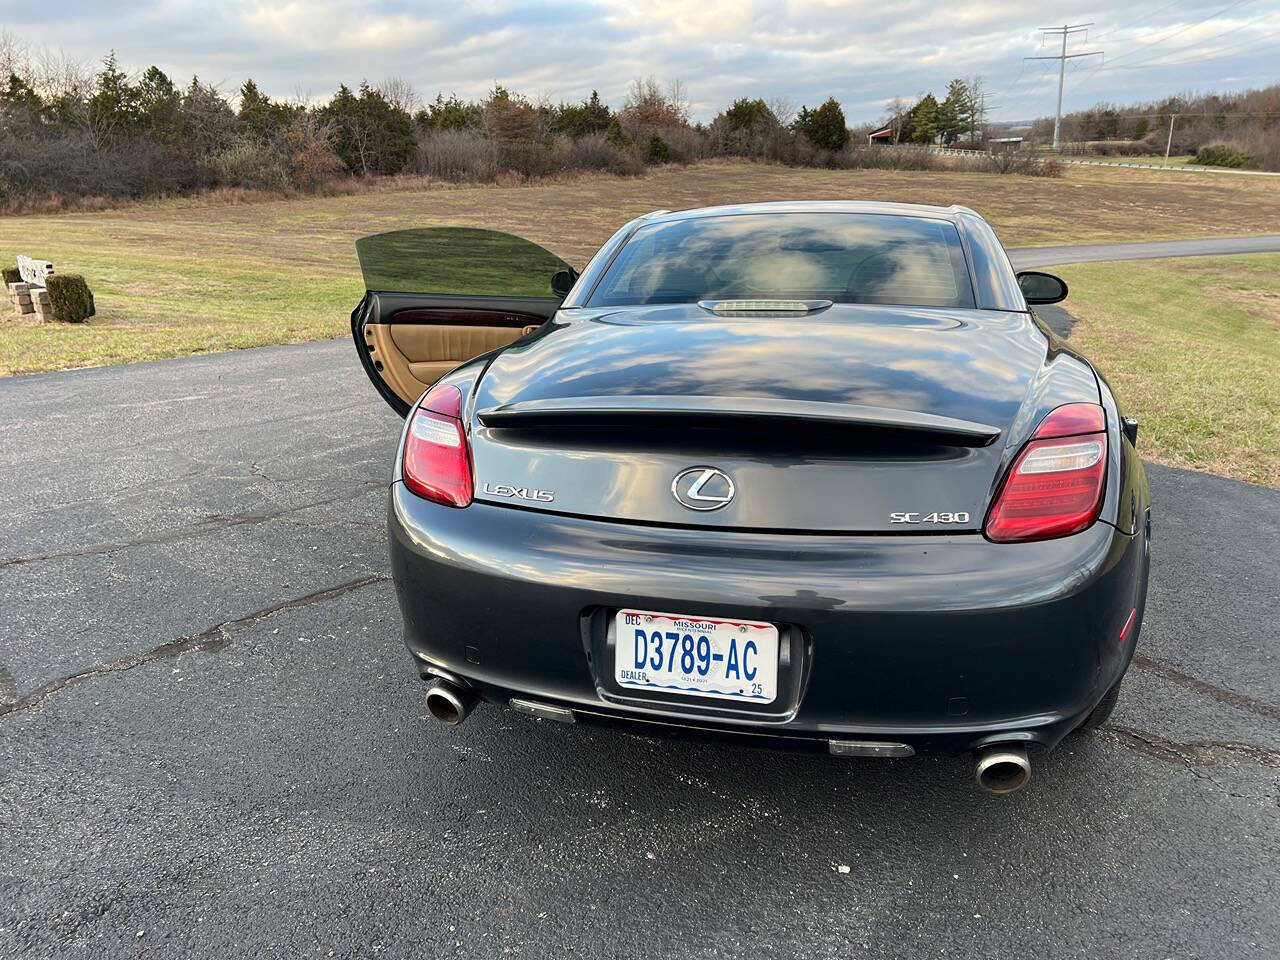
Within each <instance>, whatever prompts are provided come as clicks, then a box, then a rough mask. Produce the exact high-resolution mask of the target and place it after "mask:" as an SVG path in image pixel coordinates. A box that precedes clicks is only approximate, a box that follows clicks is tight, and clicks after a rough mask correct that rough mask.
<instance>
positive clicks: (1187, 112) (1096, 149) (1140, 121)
mask: <svg viewBox="0 0 1280 960" xmlns="http://www.w3.org/2000/svg"><path fill="white" fill-rule="evenodd" d="M1052 131H1053V118H1052V117H1049V118H1044V119H1041V120H1037V121H1036V122H1035V124H1034V125H1033V126H1032V130H1031V134H1032V136H1033V137H1036V138H1037V139H1045V138H1049V137H1052ZM1171 133H1172V138H1170V134H1171ZM1062 140H1063V141H1064V143H1065V145H1066V146H1065V149H1066V150H1067V151H1068V152H1080V153H1111V154H1122V155H1143V154H1163V153H1164V152H1165V149H1166V148H1168V149H1169V152H1170V153H1171V154H1173V155H1177V154H1184V155H1185V154H1198V153H1199V152H1200V151H1202V150H1205V149H1206V148H1210V152H1209V156H1214V155H1219V154H1222V155H1228V156H1231V157H1233V158H1235V159H1237V160H1238V161H1239V163H1238V164H1236V163H1233V165H1244V166H1248V167H1253V168H1256V169H1262V170H1280V84H1273V85H1271V86H1269V87H1263V88H1261V89H1258V90H1244V91H1241V92H1239V93H1229V94H1219V93H1204V94H1190V93H1188V94H1182V95H1180V96H1170V97H1164V98H1162V99H1160V100H1149V101H1144V102H1139V103H1130V104H1115V103H1099V104H1097V105H1096V106H1093V107H1090V108H1089V109H1087V110H1074V111H1072V112H1070V113H1066V114H1063V117H1062Z"/></svg>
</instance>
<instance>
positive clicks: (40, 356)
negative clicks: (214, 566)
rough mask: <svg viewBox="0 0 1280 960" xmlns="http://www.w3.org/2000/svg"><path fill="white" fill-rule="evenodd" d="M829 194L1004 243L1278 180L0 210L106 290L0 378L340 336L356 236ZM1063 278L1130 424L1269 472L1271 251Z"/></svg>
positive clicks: (1231, 463) (1197, 456) (14, 358)
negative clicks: (77, 320) (93, 308)
mask: <svg viewBox="0 0 1280 960" xmlns="http://www.w3.org/2000/svg"><path fill="white" fill-rule="evenodd" d="M828 198H838V199H875V200H901V201H908V202H918V203H937V204H950V203H962V204H967V205H969V206H971V207H974V208H975V209H977V210H978V211H980V212H981V213H982V214H984V215H985V216H986V217H987V218H988V219H990V220H991V221H992V223H994V225H995V226H996V229H997V230H998V231H999V233H1000V235H1001V237H1002V238H1003V240H1004V241H1005V243H1006V244H1007V245H1009V246H1011V247H1018V246H1035V245H1051V244H1065V243H1098V242H1107V241H1126V240H1164V239H1177V238H1185V237H1200V236H1210V235H1213V234H1222V235H1240V234H1247V233H1265V232H1275V231H1277V230H1278V229H1280V178H1272V177H1229V176H1205V177H1192V176H1187V175H1178V174H1172V173H1168V172H1161V171H1144V170H1134V169H1123V168H1105V167H1068V168H1067V174H1066V176H1065V177H1064V178H1062V179H1060V180H1053V179H1041V178H1031V177H1021V176H999V175H995V174H966V173H950V172H914V171H913V172H888V171H862V170H859V171H828V170H809V169H790V168H785V167H776V166H766V165H756V164H747V163H707V164H701V165H697V166H693V167H685V168H680V167H670V168H666V169H663V170H657V171H653V172H650V173H649V174H648V175H647V176H644V177H641V178H635V179H617V178H609V177H596V178H588V179H577V180H566V181H560V182H540V183H534V184H526V185H519V186H509V187H499V186H475V187H464V186H445V185H437V184H424V183H422V182H408V183H400V184H391V185H383V186H381V187H377V188H374V189H371V190H367V191H365V192H360V193H355V194H351V195H346V196H335V197H316V198H310V199H295V200H258V201H255V202H229V199H228V198H227V197H225V196H223V197H218V196H214V197H204V198H192V199H185V200H172V201H164V202H154V203H142V204H136V205H131V206H125V207H122V208H119V209H115V210H107V211H103V212H95V213H69V214H60V215H48V216H32V217H10V218H0V260H3V261H5V262H9V263H11V262H12V261H13V260H14V258H15V256H16V255H17V254H18V253H26V254H29V255H34V256H42V257H46V258H48V259H51V260H53V261H54V262H55V263H56V264H57V265H58V267H59V268H60V269H61V270H63V271H64V272H79V273H83V274H85V276H86V277H87V278H88V279H89V282H90V284H91V285H92V287H93V289H94V292H95V294H96V298H97V304H98V316H97V317H95V318H94V319H93V320H92V321H91V322H89V323H88V324H85V325H82V326H70V325H66V324H57V323H53V324H43V325H36V324H31V323H24V322H22V321H14V320H12V319H6V320H5V321H3V322H0V376H3V375H10V374H18V373H26V372H33V371H42V370H58V369H66V368H69V367H78V366H89V365H100V364H109V363H124V362H129V361H135V360H150V359H158V358H162V357H171V356H178V355H181V354H189V353H203V352H211V351H218V350H228V349H234V348H240V347H251V346H259V345H264V344H271V343H284V342H293V341H301V340H312V339H317V338H324V337H334V336H343V335H346V333H347V329H348V326H347V324H348V313H349V312H350V310H351V308H352V307H353V306H354V304H355V303H356V301H357V300H358V299H359V297H360V294H361V292H362V283H361V281H360V273H359V269H358V267H357V264H356V259H355V251H354V248H353V243H354V241H355V240H356V239H357V238H358V237H361V236H364V235H366V234H370V233H378V232H381V231H386V230H394V229H399V228H404V227H410V226H424V225H465V226H480V227H488V228H491V229H497V230H504V231H509V232H512V233H517V234H520V235H522V236H524V237H527V238H528V239H530V240H533V241H535V242H537V243H540V244H542V245H544V246H546V247H548V248H550V249H551V250H553V251H555V252H556V253H558V254H560V255H561V256H562V257H564V258H565V259H567V260H569V261H570V262H571V263H576V264H579V265H580V264H581V263H583V262H584V261H585V260H586V259H587V257H589V256H590V255H591V253H592V252H593V251H594V250H595V249H596V247H597V246H598V245H599V244H600V243H601V242H603V241H604V240H605V239H606V238H607V237H608V236H609V235H610V233H611V232H612V231H613V230H614V229H615V228H616V227H617V226H619V225H620V224H622V223H623V222H624V221H626V220H627V219H629V218H631V217H633V216H635V215H637V214H640V213H644V212H646V211H649V210H653V209H656V208H669V209H679V208H683V207H693V206H701V205H705V204H715V203H734V202H746V201H755V200H780V199H828ZM231 199H234V198H231ZM1062 272H1063V273H1064V275H1066V276H1067V277H1068V279H1069V280H1070V281H1071V285H1072V297H1071V300H1070V301H1069V302H1068V306H1069V307H1070V308H1071V309H1072V310H1073V311H1074V312H1076V313H1077V314H1078V315H1079V317H1080V322H1079V324H1078V326H1077V328H1076V332H1075V333H1073V336H1072V342H1073V343H1078V344H1079V345H1080V346H1081V348H1082V349H1084V350H1085V351H1086V352H1087V353H1088V354H1089V355H1090V356H1091V357H1093V358H1094V359H1095V360H1096V361H1097V362H1098V363H1099V365H1100V366H1101V367H1102V368H1103V370H1104V371H1105V372H1106V373H1107V374H1108V375H1109V376H1111V377H1112V378H1113V380H1114V382H1115V385H1116V387H1117V389H1118V391H1119V392H1120V393H1121V395H1122V396H1123V397H1124V398H1125V399H1126V401H1127V402H1128V404H1129V406H1130V408H1131V409H1132V411H1133V412H1134V413H1136V414H1137V415H1138V416H1140V417H1141V418H1142V419H1143V424H1144V426H1143V437H1144V439H1143V453H1144V455H1146V456H1148V457H1150V458H1153V459H1156V460H1160V461H1163V462H1167V463H1175V464H1182V465H1186V466H1192V467H1198V468H1201V469H1208V470H1212V471H1214V472H1219V473H1225V474H1230V475H1234V476H1239V477H1242V478H1245V479H1251V480H1256V481H1260V482H1264V483H1273V484H1275V483H1280V454H1278V453H1277V450H1278V449H1280V428H1278V427H1277V424H1278V423H1280V412H1278V411H1277V408H1276V404H1277V399H1276V398H1277V397H1280V374H1278V373H1277V370H1280V354H1278V352H1277V346H1276V344H1277V323H1280V319H1278V316H1280V315H1278V314H1277V310H1278V309H1280V308H1277V303H1278V302H1280V258H1274V257H1254V258H1224V259H1221V260H1214V261H1187V260H1183V261H1169V262H1160V263H1149V264H1141V263H1138V264H1135V263H1128V264H1094V265H1081V266H1076V267H1069V268H1064V269H1063V271H1062Z"/></svg>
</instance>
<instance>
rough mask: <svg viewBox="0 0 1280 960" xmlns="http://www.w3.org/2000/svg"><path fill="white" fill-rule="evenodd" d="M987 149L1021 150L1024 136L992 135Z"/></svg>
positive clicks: (1002, 150) (993, 151) (997, 150)
mask: <svg viewBox="0 0 1280 960" xmlns="http://www.w3.org/2000/svg"><path fill="white" fill-rule="evenodd" d="M987 149H988V150H990V151H991V152H992V153H1007V152H1008V151H1010V150H1021V149H1022V138H1021V137H991V138H989V139H988V140H987Z"/></svg>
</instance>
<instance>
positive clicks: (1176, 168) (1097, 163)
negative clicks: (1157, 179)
mask: <svg viewBox="0 0 1280 960" xmlns="http://www.w3.org/2000/svg"><path fill="white" fill-rule="evenodd" d="M874 146H877V147H879V148H880V149H881V150H914V151H916V152H924V153H940V154H942V155H943V156H948V157H988V156H992V155H993V154H991V153H990V152H989V151H987V150H957V149H956V148H955V147H939V146H934V145H930V144H924V143H898V144H889V143H877V144H874ZM1013 152H1015V153H1021V154H1023V155H1024V156H1028V157H1034V158H1035V159H1037V160H1057V161H1058V162H1059V163H1069V164H1072V165H1073V166H1088V167H1125V168H1127V169H1130V170H1168V171H1170V172H1174V173H1238V174H1244V175H1245V176H1254V177H1280V172H1276V171H1272V170H1240V169H1238V168H1236V167H1205V166H1200V165H1198V164H1194V163H1177V164H1168V165H1165V164H1163V163H1139V162H1137V161H1136V160H1092V159H1089V158H1088V157H1070V156H1067V157H1064V156H1062V155H1061V154H1044V153H1038V152H1035V151H1031V150H1026V151H1018V150H1015V151H1013Z"/></svg>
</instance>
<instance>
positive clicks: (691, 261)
mask: <svg viewBox="0 0 1280 960" xmlns="http://www.w3.org/2000/svg"><path fill="white" fill-rule="evenodd" d="M760 298H768V299H774V298H777V299H795V300H815V299H820V300H831V301H834V302H836V303H892V304H903V305H909V306H930V307H971V306H973V303H974V299H973V288H972V286H971V285H970V283H969V272H968V268H967V267H966V265H965V258H964V251H963V249H962V248H961V246H960V236H959V234H958V233H957V232H956V228H955V226H954V225H953V224H951V223H949V222H947V221H945V220H929V219H925V218H921V217H896V216H884V215H878V214H861V213H784V214H777V213H770V214H743V215H740V216H732V215H726V216H722V217H694V218H691V219H688V220H673V221H670V222H668V223H654V224H650V225H648V226H644V227H641V228H640V229H638V230H637V231H636V232H635V234H634V235H633V236H632V237H631V239H630V241H628V243H627V244H626V246H624V247H623V248H622V250H621V252H620V253H619V254H618V256H617V258H616V259H615V260H614V261H613V263H612V264H610V265H609V269H608V271H607V272H606V273H605V275H604V276H603V277H602V278H601V280H600V283H599V284H598V285H597V286H596V289H595V291H594V292H593V293H592V294H591V298H590V300H588V302H587V305H588V306H593V307H596V306H622V305H626V304H643V303H692V302H695V301H698V300H751V299H760Z"/></svg>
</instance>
